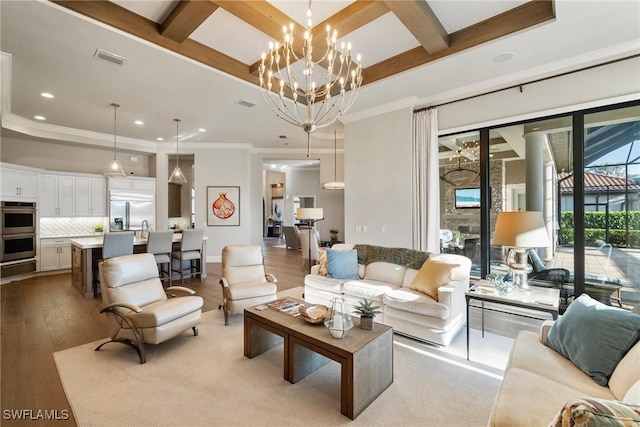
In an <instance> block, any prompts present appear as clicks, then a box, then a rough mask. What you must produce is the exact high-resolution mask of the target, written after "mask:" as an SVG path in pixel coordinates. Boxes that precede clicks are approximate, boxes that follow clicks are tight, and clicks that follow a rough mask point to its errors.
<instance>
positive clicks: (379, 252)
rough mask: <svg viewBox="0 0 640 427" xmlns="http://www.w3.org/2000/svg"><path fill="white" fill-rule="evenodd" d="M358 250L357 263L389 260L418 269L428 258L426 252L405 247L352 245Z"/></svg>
mask: <svg viewBox="0 0 640 427" xmlns="http://www.w3.org/2000/svg"><path fill="white" fill-rule="evenodd" d="M353 249H355V250H356V251H358V264H363V265H367V264H370V263H372V262H378V261H383V262H390V263H393V264H398V265H402V266H404V267H407V268H413V269H415V270H419V269H420V267H422V264H424V262H425V261H426V260H427V258H429V253H428V252H422V251H416V250H414V249H405V248H386V247H384V246H373V245H361V244H357V245H354V247H353Z"/></svg>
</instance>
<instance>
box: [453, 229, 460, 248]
mask: <svg viewBox="0 0 640 427" xmlns="http://www.w3.org/2000/svg"><path fill="white" fill-rule="evenodd" d="M452 234H453V243H454V244H455V245H456V246H460V231H458V230H453V232H452Z"/></svg>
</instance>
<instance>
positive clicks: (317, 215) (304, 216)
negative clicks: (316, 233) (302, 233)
mask: <svg viewBox="0 0 640 427" xmlns="http://www.w3.org/2000/svg"><path fill="white" fill-rule="evenodd" d="M296 218H298V220H299V221H300V222H301V223H303V224H305V225H307V226H308V227H309V273H311V233H312V232H313V225H314V224H315V223H316V222H318V221H321V220H323V219H324V211H323V210H322V208H298V209H297V210H296Z"/></svg>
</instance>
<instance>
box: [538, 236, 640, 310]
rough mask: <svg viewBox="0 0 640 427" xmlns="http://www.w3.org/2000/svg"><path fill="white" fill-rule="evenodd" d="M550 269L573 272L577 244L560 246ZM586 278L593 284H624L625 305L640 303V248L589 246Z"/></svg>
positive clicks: (620, 294) (622, 297) (623, 297)
mask: <svg viewBox="0 0 640 427" xmlns="http://www.w3.org/2000/svg"><path fill="white" fill-rule="evenodd" d="M547 264H548V267H549V268H566V269H567V270H569V271H571V272H573V269H574V266H573V246H559V247H558V251H557V252H556V256H555V258H554V259H553V260H551V261H550V262H547ZM585 271H586V274H585V279H586V282H587V283H592V284H600V283H605V284H620V285H622V288H621V289H620V290H619V298H620V299H621V301H622V304H623V305H631V306H633V305H635V304H637V303H639V302H640V250H639V249H627V248H616V247H612V246H610V245H605V246H602V247H594V246H591V247H587V248H586V249H585Z"/></svg>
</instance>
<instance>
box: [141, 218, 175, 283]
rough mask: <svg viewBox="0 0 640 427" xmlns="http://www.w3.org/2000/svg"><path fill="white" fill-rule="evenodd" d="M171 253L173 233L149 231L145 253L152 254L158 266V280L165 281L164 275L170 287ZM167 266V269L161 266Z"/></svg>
mask: <svg viewBox="0 0 640 427" xmlns="http://www.w3.org/2000/svg"><path fill="white" fill-rule="evenodd" d="M172 251H173V231H171V230H169V231H150V232H149V239H148V240H147V253H150V254H153V256H154V257H155V259H156V264H158V272H159V273H160V280H162V281H166V280H167V278H166V277H163V276H164V275H165V274H166V275H167V276H168V279H169V286H171V252H172ZM165 264H167V269H166V270H165V269H164V268H163V265H165Z"/></svg>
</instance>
